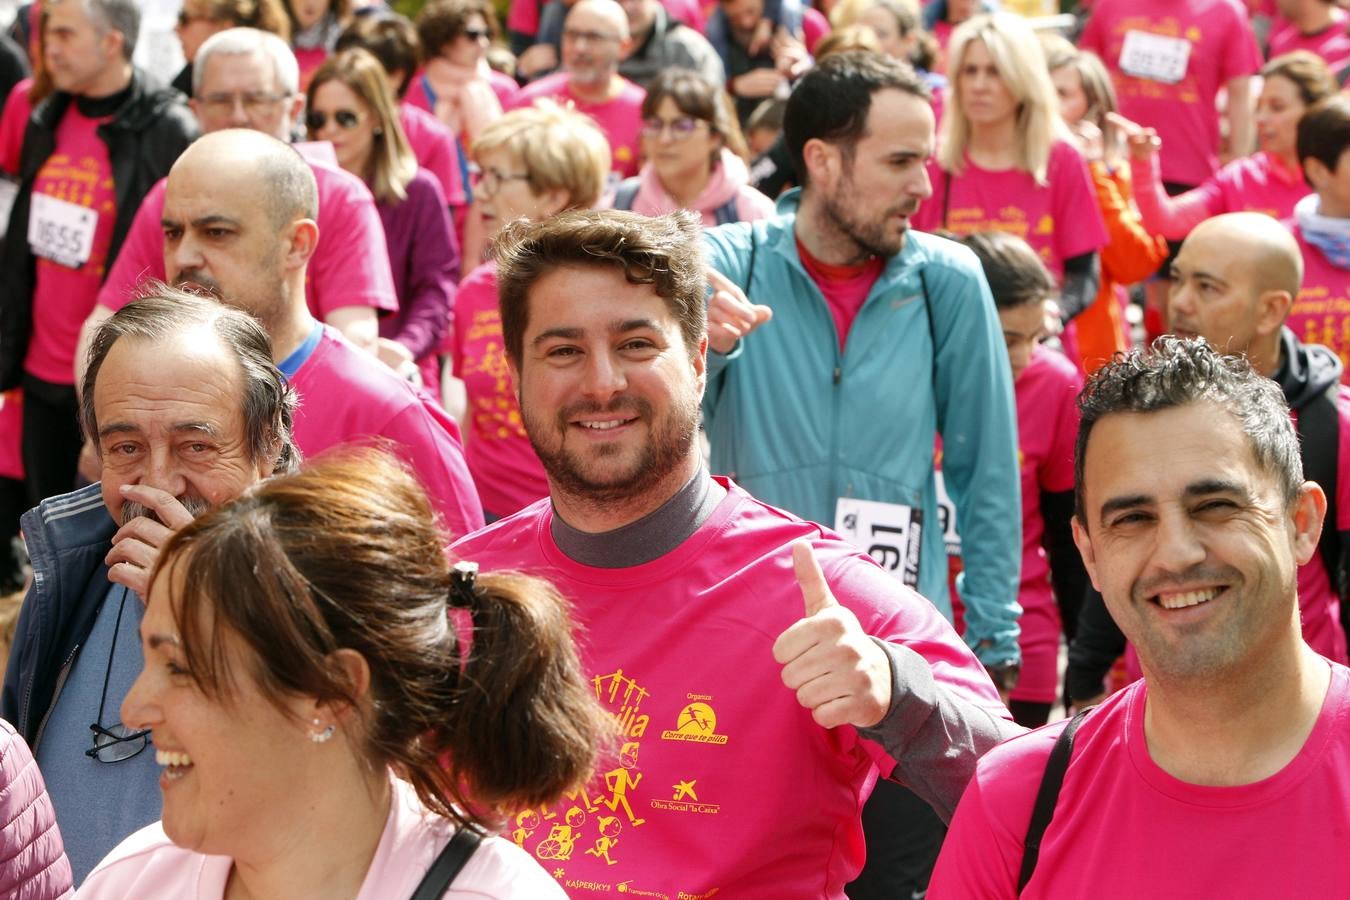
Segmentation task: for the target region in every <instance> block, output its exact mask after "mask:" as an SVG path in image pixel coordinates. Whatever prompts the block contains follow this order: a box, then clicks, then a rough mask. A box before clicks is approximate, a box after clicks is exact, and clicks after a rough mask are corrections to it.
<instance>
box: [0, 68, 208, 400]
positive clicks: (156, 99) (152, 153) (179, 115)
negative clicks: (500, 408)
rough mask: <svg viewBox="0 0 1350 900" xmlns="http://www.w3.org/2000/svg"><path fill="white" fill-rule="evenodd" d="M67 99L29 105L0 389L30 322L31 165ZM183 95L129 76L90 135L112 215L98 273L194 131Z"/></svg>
mask: <svg viewBox="0 0 1350 900" xmlns="http://www.w3.org/2000/svg"><path fill="white" fill-rule="evenodd" d="M73 100H74V98H73V97H72V96H71V95H70V94H67V93H65V92H63V91H57V92H56V93H54V94H52V95H51V96H50V97H48V98H47V99H46V100H44V101H43V102H42V103H40V104H38V107H37V109H35V110H33V115H32V117H31V118H30V119H29V120H28V127H27V129H26V130H25V131H24V135H23V153H22V155H21V156H20V157H19V179H20V187H19V196H18V198H17V199H16V200H15V201H14V209H13V211H12V212H11V213H10V217H9V231H8V232H7V234H6V235H5V242H4V245H3V249H0V390H8V389H9V388H12V387H16V386H18V384H19V382H20V381H21V379H22V378H23V361H24V356H25V355H26V354H27V352H28V340H29V337H30V336H31V334H32V329H33V290H34V287H35V285H36V278H37V263H36V258H35V257H34V255H33V252H32V250H31V249H29V246H28V215H29V208H30V206H31V200H32V194H33V182H34V180H35V179H36V178H37V173H38V170H39V169H41V168H42V165H43V163H45V162H46V161H47V158H48V157H50V156H51V155H52V153H53V152H55V150H56V128H57V126H58V125H60V124H61V119H62V117H63V116H65V114H66V110H67V108H69V106H70V104H71V103H72V102H73ZM197 134H198V127H197V120H196V119H195V118H193V116H192V112H191V111H190V110H189V109H188V107H187V104H186V103H185V102H184V100H183V96H182V95H181V94H179V93H178V92H177V91H175V90H173V89H171V88H166V87H161V86H160V85H158V84H157V83H155V82H154V81H153V80H151V79H150V77H149V76H147V75H146V74H145V73H144V72H141V71H140V70H135V71H133V73H132V76H131V88H130V95H129V96H128V97H127V100H126V102H125V103H124V104H123V105H122V107H121V108H120V109H118V110H117V112H115V113H114V114H113V118H112V120H111V121H109V122H107V123H105V124H103V125H100V126H99V128H98V136H99V138H100V139H101V140H102V141H103V143H104V144H106V145H107V147H108V159H109V160H110V161H111V163H112V179H113V192H114V197H115V202H116V206H117V216H116V219H115V220H114V222H113V235H112V245H111V247H109V250H108V262H107V267H106V268H105V269H104V272H105V274H106V273H107V272H108V271H109V270H111V268H112V263H113V260H115V259H116V258H117V252H118V251H119V250H120V249H121V247H122V241H123V240H124V239H125V238H126V236H127V231H128V230H129V229H130V228H131V220H132V219H133V218H134V217H135V215H136V210H137V208H139V207H140V205H141V200H142V199H143V198H144V197H145V195H146V194H147V193H148V192H149V191H150V188H151V187H153V186H154V184H155V182H157V181H159V180H160V179H161V178H163V177H164V176H165V175H167V174H169V168H170V167H171V166H172V165H173V163H174V160H176V159H178V155H179V154H180V153H182V152H183V150H184V149H185V148H186V147H187V145H188V144H189V143H191V142H192V140H193V139H194V138H195V137H196V136H197Z"/></svg>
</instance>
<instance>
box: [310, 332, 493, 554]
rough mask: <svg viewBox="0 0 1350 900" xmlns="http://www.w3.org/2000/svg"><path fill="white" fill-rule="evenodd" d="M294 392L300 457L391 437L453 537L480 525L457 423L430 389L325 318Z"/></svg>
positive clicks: (397, 453) (480, 516)
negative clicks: (348, 337) (427, 392)
mask: <svg viewBox="0 0 1350 900" xmlns="http://www.w3.org/2000/svg"><path fill="white" fill-rule="evenodd" d="M291 383H292V385H294V387H295V391H296V393H297V394H299V395H300V405H299V408H298V409H296V411H295V426H294V434H295V444H296V446H297V447H299V448H300V452H301V453H303V454H304V456H305V458H306V459H313V458H314V457H315V456H318V455H319V454H320V453H323V452H324V451H325V450H327V449H328V448H330V447H335V446H339V445H343V444H371V443H375V442H378V441H380V440H383V441H386V442H388V443H389V444H391V445H392V446H391V448H390V449H392V450H393V452H394V453H395V454H396V455H397V456H399V457H400V458H401V459H402V460H403V461H404V462H405V463H407V464H408V466H409V467H410V468H411V469H412V471H413V474H414V475H416V476H417V478H418V480H419V481H420V482H421V483H422V487H423V488H425V489H426V492H427V497H428V498H430V500H431V505H432V507H433V508H434V509H435V510H436V512H437V513H438V514H439V515H440V518H441V524H442V525H443V526H444V527H445V529H446V530H447V531H448V532H449V534H450V535H451V537H452V538H454V537H459V536H461V535H465V534H468V533H469V532H471V531H474V530H475V529H478V528H482V527H483V507H482V506H481V504H480V503H479V502H478V492H477V491H475V490H474V487H473V479H472V478H471V477H470V476H469V468H468V466H466V465H465V464H464V449H463V447H462V446H461V444H460V441H459V426H458V425H456V424H455V420H454V419H452V418H450V416H449V415H447V414H446V412H445V410H443V409H441V408H440V407H439V406H438V405H436V403H434V402H433V401H432V400H431V398H430V397H428V396H426V395H425V394H422V393H419V392H417V391H415V390H413V388H412V386H411V385H409V384H408V382H406V381H404V380H403V379H401V378H399V377H398V376H397V375H395V374H394V371H393V370H392V369H390V368H389V367H388V366H386V365H384V364H383V363H381V362H379V361H378V360H376V359H375V357H373V356H371V355H370V354H368V353H365V352H363V351H361V350H358V349H357V348H356V347H354V346H352V345H351V344H349V343H348V342H347V341H346V339H344V338H343V337H342V336H341V335H340V334H338V332H337V331H335V330H334V329H332V328H331V327H329V326H326V325H325V326H324V333H323V338H322V339H321V340H320V341H319V345H318V346H317V347H316V348H315V349H314V352H313V353H312V354H311V355H310V357H309V358H308V359H307V360H305V362H304V363H303V364H302V365H301V366H300V369H299V371H297V372H296V373H295V377H294V378H293V379H292V380H291Z"/></svg>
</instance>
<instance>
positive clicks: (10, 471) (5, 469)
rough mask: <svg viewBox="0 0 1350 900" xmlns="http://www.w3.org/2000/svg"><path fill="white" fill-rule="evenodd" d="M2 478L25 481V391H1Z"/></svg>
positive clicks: (14, 389) (0, 474)
mask: <svg viewBox="0 0 1350 900" xmlns="http://www.w3.org/2000/svg"><path fill="white" fill-rule="evenodd" d="M0 478H13V479H14V480H15V481H23V391H22V390H20V389H19V388H13V389H11V390H8V391H5V392H4V393H0Z"/></svg>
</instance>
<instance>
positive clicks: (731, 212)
mask: <svg viewBox="0 0 1350 900" xmlns="http://www.w3.org/2000/svg"><path fill="white" fill-rule="evenodd" d="M713 216H714V217H716V220H717V224H718V225H730V224H731V223H732V222H739V221H740V220H741V214H740V213H739V212H738V211H737V210H736V195H735V194H732V195H731V199H730V200H728V201H727V202H726V203H723V204H722V205H721V206H719V207H717V209H715V210H713Z"/></svg>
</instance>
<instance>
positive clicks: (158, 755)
mask: <svg viewBox="0 0 1350 900" xmlns="http://www.w3.org/2000/svg"><path fill="white" fill-rule="evenodd" d="M155 762H157V763H159V764H160V765H161V766H172V767H176V768H186V767H187V766H190V765H192V757H190V756H188V755H187V754H186V753H178V752H176V751H173V750H156V751H155Z"/></svg>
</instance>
